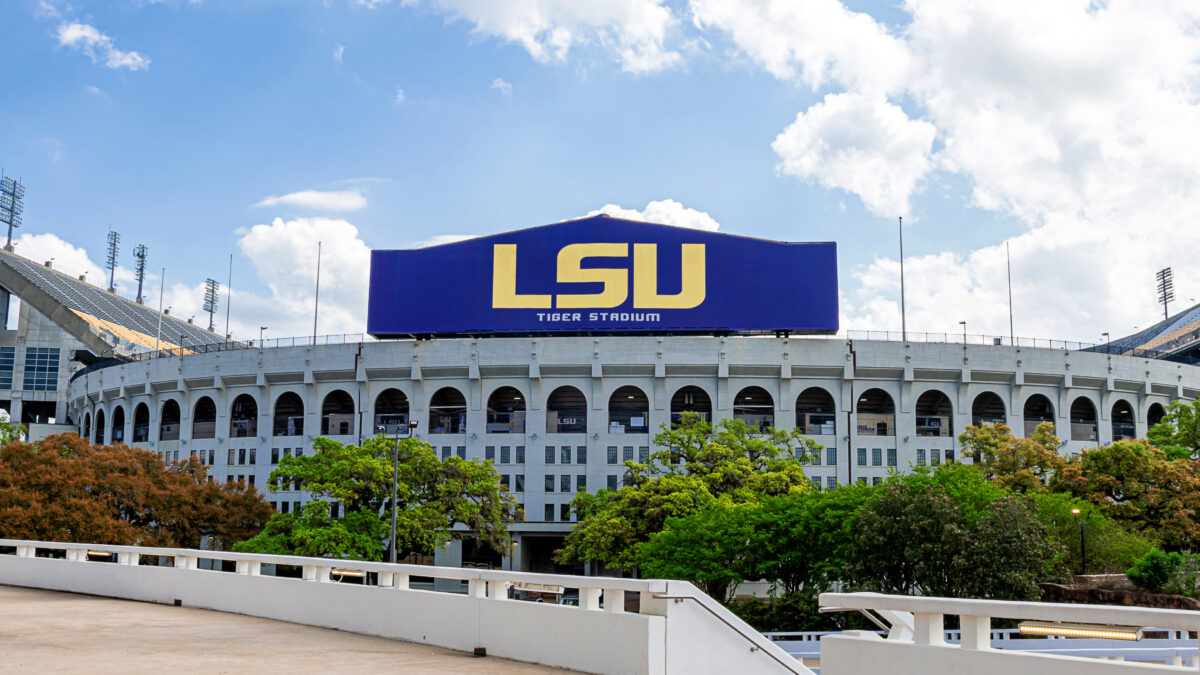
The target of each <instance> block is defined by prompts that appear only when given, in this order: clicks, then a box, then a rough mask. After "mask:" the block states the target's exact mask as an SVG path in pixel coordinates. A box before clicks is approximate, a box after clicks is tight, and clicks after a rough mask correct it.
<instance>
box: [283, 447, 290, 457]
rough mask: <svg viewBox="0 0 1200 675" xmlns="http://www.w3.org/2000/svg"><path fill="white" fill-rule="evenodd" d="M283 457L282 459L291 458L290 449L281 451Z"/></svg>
mask: <svg viewBox="0 0 1200 675" xmlns="http://www.w3.org/2000/svg"><path fill="white" fill-rule="evenodd" d="M283 456H284V457H291V456H292V449H291V448H284V449H283Z"/></svg>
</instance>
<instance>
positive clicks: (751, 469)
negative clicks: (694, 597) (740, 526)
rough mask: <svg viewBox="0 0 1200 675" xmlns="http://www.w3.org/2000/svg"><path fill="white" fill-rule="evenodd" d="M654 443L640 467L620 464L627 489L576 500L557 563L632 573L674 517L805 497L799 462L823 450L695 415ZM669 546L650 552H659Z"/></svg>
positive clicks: (792, 437)
mask: <svg viewBox="0 0 1200 675" xmlns="http://www.w3.org/2000/svg"><path fill="white" fill-rule="evenodd" d="M654 443H655V445H656V446H657V447H658V448H661V449H660V450H656V451H655V452H652V453H650V456H649V458H648V460H647V461H646V462H645V463H638V462H632V461H630V462H626V463H625V467H626V471H627V473H626V478H625V482H626V485H625V486H624V487H621V488H619V489H617V490H600V491H599V492H597V493H596V494H594V495H589V494H586V493H581V494H579V495H577V496H576V497H575V500H574V502H573V504H574V508H575V510H576V513H577V514H578V517H579V522H578V524H577V525H576V526H575V527H574V528H573V529H572V530H571V532H570V534H568V535H567V538H566V541H565V542H564V545H563V548H562V549H561V550H560V551H559V552H558V558H559V560H561V561H563V562H566V561H570V560H590V561H595V562H599V563H602V564H604V565H606V566H609V567H614V568H618V569H623V570H629V569H632V568H634V567H637V566H638V565H641V564H643V563H644V562H645V559H644V558H643V555H642V549H643V547H644V546H645V545H646V543H647V542H648V541H649V540H650V538H651V535H654V534H656V533H659V532H662V531H663V529H664V527H665V526H666V524H667V521H668V520H669V519H671V518H686V517H687V516H690V515H691V514H693V513H695V512H697V511H700V510H702V509H709V510H710V513H711V514H712V515H714V516H715V515H718V514H722V513H726V511H725V509H728V508H730V507H732V506H734V505H738V504H745V503H750V502H755V501H757V500H758V499H760V498H761V497H764V496H769V495H785V494H794V493H803V492H807V491H808V490H810V489H811V488H810V485H811V484H810V483H809V481H808V479H807V478H805V476H804V467H803V464H802V463H801V461H800V460H799V459H798V456H802V455H805V454H807V453H811V452H814V451H815V450H817V449H819V447H820V446H819V445H817V444H816V443H815V442H813V441H812V440H811V439H808V438H805V437H804V436H802V435H801V434H799V433H798V432H787V431H782V430H778V429H770V428H768V429H762V430H759V429H757V428H751V427H748V426H747V425H746V423H745V422H742V421H740V420H734V419H725V420H722V421H721V423H720V424H719V425H718V426H717V427H715V428H714V427H713V425H712V424H710V423H709V422H707V421H705V420H702V419H700V418H699V416H698V415H695V414H694V413H684V414H683V417H682V419H681V420H680V421H679V422H678V423H677V424H675V425H674V426H670V427H668V426H666V425H664V426H663V428H662V429H661V430H660V431H659V433H658V434H656V435H655V437H654ZM717 501H721V502H722V503H721V504H720V505H716V502H717ZM685 522H686V521H685ZM684 526H685V523H681V527H684ZM671 536H673V537H682V536H684V535H683V533H677V534H673V535H671ZM666 545H667V544H665V543H663V544H658V545H657V546H656V547H655V549H654V550H655V551H658V552H660V553H662V552H664V551H665V548H664V547H665V546H666ZM675 562H676V563H677V562H678V561H675ZM656 564H657V563H656ZM661 564H663V565H666V564H669V563H667V562H662V563H661ZM670 564H675V563H670ZM696 580H697V581H700V579H699V578H698V577H697V578H696Z"/></svg>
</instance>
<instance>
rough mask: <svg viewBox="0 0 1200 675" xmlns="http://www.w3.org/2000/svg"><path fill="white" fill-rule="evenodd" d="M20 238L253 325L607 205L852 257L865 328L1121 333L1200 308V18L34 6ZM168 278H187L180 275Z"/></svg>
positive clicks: (848, 280)
mask: <svg viewBox="0 0 1200 675" xmlns="http://www.w3.org/2000/svg"><path fill="white" fill-rule="evenodd" d="M4 24H5V28H4V31H3V32H4V36H5V38H4V41H3V43H0V54H2V56H3V58H0V87H2V88H3V91H4V92H5V97H4V101H3V103H2V104H0V166H3V169H4V171H5V174H6V175H10V176H15V177H18V178H20V179H21V180H22V181H23V182H24V184H25V186H26V191H27V192H26V205H25V209H26V210H25V223H24V225H23V226H22V227H21V229H19V230H18V231H17V236H16V244H17V251H18V252H19V253H22V254H23V255H26V256H28V257H30V258H33V259H36V260H47V259H51V258H53V259H54V263H53V264H54V266H55V267H56V268H57V269H62V270H64V271H67V272H70V273H72V274H87V275H88V279H89V280H91V281H93V282H99V283H101V284H102V283H104V282H103V279H104V276H105V272H104V270H103V269H102V268H103V260H104V256H105V244H106V236H107V232H108V231H109V229H110V228H111V229H113V230H116V231H118V232H119V233H120V235H121V248H120V256H119V261H120V265H121V268H120V269H118V270H117V275H116V276H117V280H118V290H119V292H121V293H122V294H125V295H127V296H130V297H132V296H133V295H134V294H135V293H136V290H135V287H136V283H135V282H134V281H133V274H132V272H131V271H130V268H131V267H132V266H133V257H132V250H133V247H134V246H135V245H136V244H139V243H140V244H145V245H146V246H147V247H148V249H149V262H148V268H149V270H150V272H149V274H148V277H147V285H146V286H147V287H146V291H145V294H146V297H147V303H148V304H151V305H152V306H153V305H156V304H157V301H158V300H157V299H158V295H159V289H160V287H161V288H162V291H163V293H162V295H163V304H164V306H167V307H171V308H172V314H174V315H176V316H182V317H185V318H186V317H189V316H195V317H196V320H197V322H202V321H207V317H206V316H204V315H203V312H202V310H201V303H202V300H203V286H204V281H205V279H206V278H207V277H212V278H215V279H217V280H218V281H220V282H221V284H222V286H223V287H224V285H225V283H226V280H227V275H228V274H229V263H230V256H232V257H233V275H232V278H233V284H232V293H231V297H230V296H222V298H221V307H220V309H219V310H218V314H217V316H218V318H217V322H216V323H217V330H218V332H220V331H222V330H223V328H224V310H225V304H226V303H227V302H231V303H232V304H231V307H230V310H231V311H230V314H231V331H232V332H233V333H234V334H235V335H236V336H238V337H242V338H255V337H257V335H258V332H259V328H261V327H263V326H266V327H267V328H268V329H267V331H266V334H267V336H268V337H285V336H293V335H305V334H309V333H311V331H312V308H313V294H314V286H315V284H314V281H315V268H316V259H317V242H318V241H320V242H321V255H322V257H321V295H320V298H321V305H320V312H319V316H320V325H319V328H318V332H320V333H322V334H332V333H358V332H362V331H363V330H364V329H365V323H366V288H367V278H368V269H369V262H368V256H369V251H370V250H371V249H373V248H408V247H412V246H420V245H428V244H431V243H439V242H445V241H453V240H456V239H458V238H462V237H465V236H472V235H483V234H490V233H495V232H502V231H507V230H512V229H519V228H522V227H528V226H534V225H542V224H546V223H552V222H557V221H561V220H565V219H570V218H575V217H579V216H584V215H587V214H590V213H596V212H601V211H603V212H606V213H611V214H614V215H623V216H625V217H632V218H644V219H646V220H651V221H654V222H662V223H667V224H673V225H681V226H687V227H701V228H704V229H710V230H711V229H719V231H720V232H727V233H732V234H742V235H750V236H756V237H764V238H771V239H779V240H787V241H836V242H837V243H838V258H839V261H838V262H839V288H840V295H841V298H840V306H841V325H842V327H843V329H850V330H891V331H898V330H899V329H900V325H901V316H900V290H899V282H900V279H899V262H898V260H899V258H898V253H899V252H898V236H897V235H898V233H897V226H898V221H897V219H898V218H900V217H903V219H904V251H905V262H904V270H905V290H906V310H907V326H908V328H909V330H910V332H919V331H929V332H934V333H943V332H948V333H957V332H960V331H961V330H962V326H961V325H960V324H959V322H960V321H966V322H967V328H968V331H969V332H970V333H972V334H986V335H1007V334H1008V332H1009V311H1008V310H1009V304H1008V294H1007V279H1008V277H1007V266H1006V247H1007V250H1008V251H1010V252H1011V269H1012V298H1013V302H1012V308H1013V323H1014V330H1015V332H1016V334H1017V335H1018V336H1027V337H1040V338H1056V339H1068V340H1082V341H1087V342H1096V341H1100V340H1101V334H1102V333H1103V332H1109V333H1111V334H1112V335H1113V336H1114V337H1116V336H1118V335H1124V334H1127V333H1131V332H1133V331H1134V330H1135V329H1137V328H1145V327H1147V326H1149V325H1151V324H1153V323H1154V322H1155V321H1157V320H1159V319H1161V317H1162V308H1161V306H1159V305H1157V304H1156V297H1155V287H1154V285H1155V279H1154V273H1155V271H1156V270H1158V269H1160V268H1162V267H1166V266H1172V267H1173V269H1174V274H1175V286H1176V296H1177V300H1176V302H1175V303H1174V304H1173V305H1172V306H1171V310H1172V313H1174V312H1175V311H1177V310H1180V309H1183V308H1184V307H1185V306H1188V305H1191V304H1195V302H1196V301H1195V300H1194V299H1193V298H1200V268H1197V267H1196V266H1194V265H1190V264H1189V263H1188V261H1189V260H1196V259H1198V258H1200V236H1197V234H1196V226H1195V223H1197V222H1200V96H1198V92H1200V3H1196V2H1195V1H1194V0H1178V1H1172V0H1134V1H1121V0H1109V1H1107V2H1105V1H1103V0H1089V1H1076V0H1008V1H1007V2H995V1H994V0H979V1H973V0H907V1H906V2H872V1H867V0H854V1H849V2H839V1H838V0H588V2H579V1H577V0H511V1H508V2H499V1H496V0H324V1H320V0H312V1H303V0H292V1H285V0H190V1H189V0H107V1H105V2H86V1H77V2H66V1H65V0H12V1H11V2H8V3H6V4H5V10H4ZM164 269H165V283H164V282H163V279H162V273H163V270H164Z"/></svg>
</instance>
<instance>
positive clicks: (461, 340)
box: [0, 218, 1200, 570]
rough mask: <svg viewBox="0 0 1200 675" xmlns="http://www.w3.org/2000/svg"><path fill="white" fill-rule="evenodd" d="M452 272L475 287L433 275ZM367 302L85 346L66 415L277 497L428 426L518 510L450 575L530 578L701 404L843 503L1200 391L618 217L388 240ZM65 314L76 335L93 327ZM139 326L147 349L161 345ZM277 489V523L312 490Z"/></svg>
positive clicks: (1173, 377) (738, 240)
mask: <svg viewBox="0 0 1200 675" xmlns="http://www.w3.org/2000/svg"><path fill="white" fill-rule="evenodd" d="M686 246H691V247H693V248H691V249H688V248H685V247H686ZM653 247H657V248H653ZM689 256H692V257H691V258H690V259H689ZM9 257H17V256H4V257H3V258H0V262H4V261H6V260H8V258H9ZM17 258H19V257H17ZM597 258H598V259H597ZM755 261H758V262H759V263H760V264H758V265H755ZM763 261H766V262H769V263H770V264H761V263H762V262H763ZM448 265H453V266H454V269H456V270H461V271H462V274H459V275H457V277H456V278H457V281H454V282H446V281H444V280H445V279H446V277H447V275H445V274H440V273H437V272H438V271H439V270H440V271H442V272H444V270H445V269H447V266H448ZM623 266H624V267H623ZM18 268H19V269H18ZM6 269H7V270H17V274H18V276H20V277H21V279H22V280H24V281H25V282H27V283H26V284H25V286H21V284H18V283H16V282H14V281H8V280H5V279H0V285H3V286H4V287H5V288H9V289H10V290H11V291H13V293H14V294H15V295H17V296H18V297H21V298H22V299H24V298H25V294H27V293H31V294H36V292H38V291H39V289H41V287H42V286H43V285H45V284H49V283H52V282H53V283H55V284H60V285H61V284H63V283H68V282H70V283H73V284H82V287H86V288H87V289H90V290H88V291H87V293H100V294H101V295H102V296H103V297H106V298H116V296H115V295H113V294H111V293H107V292H106V291H100V290H99V289H96V288H95V287H91V286H90V285H88V284H86V283H84V282H80V281H78V280H71V279H70V277H66V276H65V275H57V273H51V272H47V271H46V270H47V268H45V267H44V266H39V265H35V264H27V265H26V266H25V267H20V266H19V265H17V264H12V263H10V264H7V265H0V275H3V274H4V273H5V270H6ZM733 273H736V274H734V276H735V277H736V278H731V276H730V275H731V274H733ZM47 275H49V276H47ZM64 280H65V281H64ZM447 284H450V285H447ZM762 289H770V292H762ZM81 292H82V291H81ZM481 293H482V298H483V299H480V294H481ZM60 295H61V293H60ZM63 297H66V296H65V295H64V296H63ZM68 299H69V298H68ZM116 299H117V300H120V299H119V298H116ZM60 302H61V301H60ZM121 302H124V304H125V305H128V306H130V307H136V308H137V310H131V311H135V312H136V311H141V310H145V308H143V307H141V306H140V305H135V304H134V303H129V302H128V301H123V300H122V301H121ZM370 303H371V305H370V310H369V317H368V329H369V331H370V332H371V333H373V334H374V335H376V336H377V337H378V338H380V339H371V338H363V339H361V340H356V341H347V342H343V343H339V344H331V343H329V342H330V341H323V340H316V341H312V340H301V341H299V342H298V343H289V344H287V345H282V346H270V347H268V346H266V345H261V344H257V345H256V344H253V343H239V342H221V341H217V340H213V341H212V342H213V344H208V345H202V344H201V343H199V342H191V339H192V338H189V337H188V336H187V335H184V334H182V333H181V335H184V337H182V338H181V339H180V340H179V341H177V342H174V343H173V344H171V345H169V346H166V347H165V348H163V349H160V350H159V351H153V350H149V351H146V350H144V349H140V348H133V349H130V348H128V347H126V348H125V349H124V351H123V352H122V351H116V350H110V351H109V352H108V353H107V354H103V355H97V354H96V353H95V352H96V348H93V349H90V350H89V349H85V348H83V347H77V348H76V349H75V350H74V351H73V352H72V354H74V356H73V360H72V364H73V365H72V366H71V369H72V370H73V372H72V373H71V374H70V383H69V386H68V387H66V388H65V390H63V389H60V390H59V391H58V392H56V395H57V396H58V397H59V400H60V402H61V405H62V413H63V416H64V417H65V418H66V421H67V423H68V424H73V425H75V426H74V427H73V428H74V429H77V430H78V431H79V433H81V434H83V435H86V436H87V437H89V438H91V439H93V440H94V441H96V442H113V441H115V440H122V441H124V442H127V443H130V444H132V445H136V446H139V447H144V448H147V449H149V450H153V451H155V452H158V453H160V454H162V456H163V457H164V459H167V460H175V459H183V458H186V457H189V456H196V457H198V458H200V459H201V460H202V461H203V462H204V463H205V464H207V465H208V466H209V470H210V473H211V474H212V475H213V476H215V477H216V478H217V479H218V480H246V481H247V482H252V483H254V484H255V485H257V486H259V487H260V488H261V487H265V486H266V484H267V481H268V477H269V475H270V473H271V470H272V469H273V468H274V467H275V466H276V465H277V464H278V462H279V460H280V458H282V457H284V456H287V455H289V454H291V455H294V454H303V453H309V452H311V451H312V442H313V439H314V438H315V437H317V436H327V437H330V438H333V439H336V440H339V441H344V442H358V441H360V440H362V439H363V438H365V437H368V436H371V435H374V434H376V433H379V432H380V431H383V432H385V433H389V434H390V433H394V432H397V431H398V430H400V431H399V433H406V432H407V430H408V429H409V427H410V422H415V423H416V426H415V428H414V429H413V430H412V433H414V434H415V435H417V436H419V437H421V438H422V439H424V440H426V441H428V442H429V443H430V444H432V445H433V446H434V447H435V448H436V450H437V452H438V453H439V454H440V455H441V456H442V457H449V456H452V455H456V456H460V457H481V458H486V459H490V460H492V461H494V463H495V466H496V468H497V470H498V472H499V473H500V475H501V476H502V479H503V482H504V484H505V485H506V486H507V488H508V490H509V491H510V492H511V493H512V494H513V495H514V496H516V498H517V500H518V502H519V503H520V504H521V505H522V508H523V509H524V512H525V522H522V523H519V524H517V525H516V526H515V527H514V528H513V529H514V533H515V541H516V542H517V546H515V547H514V549H513V552H512V554H511V555H510V556H508V557H506V558H503V559H501V557H500V556H498V555H496V554H493V553H490V552H487V551H482V550H479V549H478V548H477V547H476V546H474V545H473V544H472V543H471V542H470V541H469V540H468V541H467V542H464V543H461V544H459V543H456V544H454V545H452V546H451V547H449V548H448V549H447V550H446V551H445V552H443V553H441V554H439V555H438V560H437V562H439V563H440V564H475V565H498V566H503V567H505V568H511V569H526V570H550V569H554V566H553V563H552V562H551V560H550V555H551V553H552V552H553V550H555V549H556V548H557V547H558V546H559V545H560V543H561V539H562V537H563V536H564V535H565V533H566V532H567V531H569V529H570V527H571V521H572V520H573V518H574V515H573V514H572V513H571V510H570V508H569V503H570V500H571V499H572V497H573V496H574V495H575V494H576V493H577V492H580V491H588V492H595V491H597V490H599V489H604V488H613V487H616V486H617V485H619V484H620V482H621V480H622V478H623V474H624V470H623V466H622V464H623V462H624V461H626V460H630V459H635V460H636V459H641V458H642V457H644V456H645V455H646V454H647V453H649V452H650V451H651V449H652V448H653V440H652V439H653V436H654V434H655V432H656V431H657V430H658V429H660V428H661V427H662V426H663V425H665V424H669V423H670V422H671V421H672V420H673V419H676V418H677V417H678V415H679V414H680V413H682V412H684V411H693V412H696V413H698V414H700V415H702V416H704V417H706V418H708V419H711V420H714V421H718V420H721V419H725V418H734V419H740V420H745V421H746V422H748V423H750V424H761V425H771V426H775V427H782V428H792V427H797V428H799V429H800V430H801V431H802V432H803V433H804V434H806V435H808V436H810V437H812V438H813V439H814V440H815V441H817V443H819V444H820V445H821V446H822V448H823V449H822V451H821V452H820V453H819V455H818V456H817V457H810V458H808V466H807V469H806V471H807V474H808V475H809V477H810V478H811V480H812V481H813V483H814V484H815V485H819V486H820V487H821V488H822V489H828V488H830V487H833V486H836V485H844V484H847V483H851V482H868V483H875V482H879V481H881V480H882V479H883V478H884V477H885V476H887V474H888V472H889V471H892V470H900V471H904V470H907V469H909V468H910V467H913V466H919V465H923V464H925V465H932V464H937V463H941V462H949V461H957V460H958V458H959V447H958V444H957V439H956V435H957V434H958V433H960V432H961V431H962V430H963V428H964V427H965V426H966V425H968V424H979V423H984V422H996V421H1003V422H1005V423H1007V424H1008V425H1009V426H1011V427H1012V428H1013V430H1014V431H1015V433H1016V434H1017V435H1019V436H1025V435H1029V434H1031V433H1032V432H1033V429H1034V428H1036V426H1037V424H1039V423H1041V422H1043V421H1046V422H1051V423H1053V424H1054V426H1055V428H1056V430H1057V433H1058V435H1059V436H1060V437H1062V438H1063V439H1065V441H1066V443H1065V445H1064V446H1063V449H1062V451H1063V452H1064V453H1074V452H1079V451H1080V450H1083V449H1085V448H1087V447H1092V446H1095V445H1098V444H1105V443H1109V442H1111V441H1113V440H1116V439H1120V438H1132V437H1141V436H1144V435H1145V433H1146V430H1147V429H1148V428H1149V427H1150V426H1152V425H1153V424H1154V423H1156V422H1157V421H1158V419H1159V418H1161V416H1162V415H1163V414H1164V410H1165V406H1166V405H1167V404H1168V403H1170V402H1171V401H1173V400H1193V399H1195V398H1197V397H1198V396H1200V369H1198V368H1197V367H1195V366H1193V365H1190V364H1189V363H1184V362H1178V361H1171V360H1166V359H1163V358H1157V356H1158V354H1157V353H1155V352H1153V351H1128V352H1127V353H1122V354H1118V353H1112V352H1116V351H1119V350H1116V349H1112V348H1109V349H1104V346H1101V347H1100V348H1099V349H1097V348H1095V347H1091V346H1082V345H1081V346H1074V347H1072V348H1069V349H1068V348H1065V347H1066V345H1063V344H1057V345H1053V346H1031V345H1027V344H1023V343H1020V342H1018V344H1015V345H1014V344H1010V343H1009V340H1008V338H1002V339H1001V338H997V339H995V340H992V339H990V338H989V339H987V340H986V341H982V340H981V341H980V344H965V343H953V342H918V341H915V340H912V339H908V340H905V339H861V338H858V337H853V336H851V337H845V336H837V335H833V334H831V333H833V332H834V331H836V329H837V325H836V320H837V312H836V252H835V250H834V249H833V248H832V245H831V244H780V243H776V242H763V241H760V240H751V239H746V238H742V237H731V236H729V235H719V234H715V233H705V232H697V231H694V230H682V229H680V228H668V227H665V226H655V225H647V224H644V223H633V222H629V221H621V220H617V219H609V218H594V219H586V220H583V221H575V222H572V223H562V224H558V225H552V226H546V227H542V228H533V229H530V230H524V231H519V232H514V233H506V234H503V235H496V236H495V237H485V238H480V239H477V240H472V241H470V242H461V243H457V244H449V245H445V246H439V247H433V248H430V249H422V250H420V251H404V252H393V251H376V252H375V253H374V254H373V263H372V288H371V300H370ZM406 303H407V304H406ZM121 309H125V307H122V308H121ZM22 311H23V312H24V311H25V308H24V305H23V309H22ZM37 311H38V312H39V315H42V316H45V317H51V316H55V313H54V311H53V308H51V307H49V306H48V305H47V307H46V308H44V309H40V310H37ZM146 311H149V316H148V317H143V316H142V315H141V314H137V315H136V317H137V319H136V321H135V319H130V318H127V317H124V316H123V314H122V313H121V312H117V311H116V310H106V313H105V316H104V317H102V318H105V320H106V321H107V323H106V324H104V325H106V326H108V328H109V330H110V332H112V333H113V334H114V335H115V334H118V333H117V331H116V330H114V329H113V326H114V325H118V324H121V322H120V321H117V320H115V319H118V318H120V319H122V320H123V321H124V322H125V324H132V323H137V325H138V326H140V327H141V328H142V329H145V328H146V327H147V326H146V325H145V324H144V322H143V321H142V319H148V318H149V317H153V318H154V319H156V320H157V318H158V316H157V313H155V312H153V311H150V310H146ZM77 315H78V310H76V311H73V312H71V316H77ZM94 315H95V314H94V313H93V314H89V316H94ZM539 315H540V316H539ZM555 315H557V317H556V318H550V317H555ZM564 315H565V316H564ZM593 315H594V316H595V318H593ZM601 315H603V317H604V318H603V319H601V318H600V317H601ZM613 315H615V318H609V317H611V316H613ZM68 318H69V317H68ZM51 323H53V321H51ZM177 323H182V324H183V325H184V326H189V327H190V328H193V329H194V326H191V324H186V323H183V322H177ZM84 324H86V325H90V324H87V322H86V321H85V322H84ZM56 325H57V324H56ZM72 325H73V326H75V328H74V331H75V332H73V333H71V336H70V339H76V340H77V339H78V338H76V337H75V335H76V334H79V335H83V337H85V338H86V337H88V336H89V335H99V333H97V331H96V330H95V329H92V328H87V329H83V328H81V327H80V325H76V324H72ZM121 325H124V324H121ZM177 328H179V326H176V325H174V324H172V330H176V329H177ZM127 329H128V330H134V332H135V333H136V334H137V335H139V336H142V337H139V338H138V340H136V341H133V342H130V344H131V345H134V344H136V345H141V346H142V347H144V343H146V342H147V340H146V339H145V336H146V335H147V333H146V332H145V331H144V330H135V329H134V328H127ZM81 331H82V332H81ZM156 332H157V331H156ZM156 337H157V338H158V339H159V340H160V341H161V333H160V332H159V334H158V335H156ZM895 337H899V336H895ZM910 337H911V336H910ZM127 342H128V341H127ZM105 344H107V343H105ZM273 344H275V345H279V343H278V342H277V341H276V342H274V343H273ZM100 346H102V345H97V347H100ZM160 346H161V342H160ZM68 428H70V427H68ZM285 487H286V486H285ZM267 495H268V496H267V499H268V500H269V501H272V502H273V503H274V505H275V507H276V508H277V509H279V510H281V511H283V510H292V509H296V508H298V507H299V506H300V505H301V504H303V503H304V502H307V501H309V500H310V497H309V496H308V495H306V494H304V493H301V492H295V491H288V490H286V489H285V490H276V491H271V492H268V493H267ZM334 508H336V507H334Z"/></svg>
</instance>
